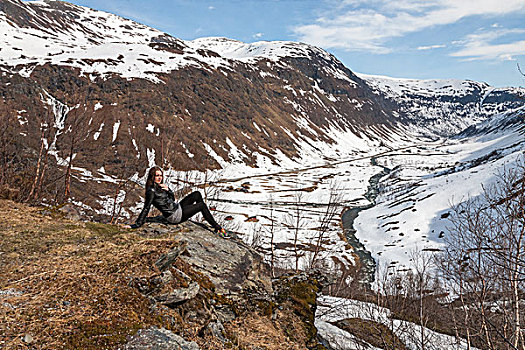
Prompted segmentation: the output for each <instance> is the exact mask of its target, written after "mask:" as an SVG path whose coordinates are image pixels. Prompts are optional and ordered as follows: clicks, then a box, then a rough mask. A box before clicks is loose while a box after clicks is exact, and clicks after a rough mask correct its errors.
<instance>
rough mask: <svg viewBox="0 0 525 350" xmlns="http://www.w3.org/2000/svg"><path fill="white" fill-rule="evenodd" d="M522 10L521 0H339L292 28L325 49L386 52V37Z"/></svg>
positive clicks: (523, 8) (524, 8) (305, 38)
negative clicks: (307, 21)
mask: <svg viewBox="0 0 525 350" xmlns="http://www.w3.org/2000/svg"><path fill="white" fill-rule="evenodd" d="M516 12H525V1H523V0H506V1H494V0H461V1H457V0H398V1H395V2H394V1H388V0H372V1H365V0H339V1H337V2H336V6H335V7H334V8H332V9H330V10H329V11H326V12H325V13H324V14H323V16H321V17H319V18H318V19H317V20H316V22H315V23H311V24H305V25H301V26H297V27H295V28H294V29H293V30H294V33H295V35H296V36H297V37H298V39H299V40H300V41H304V42H307V43H310V44H314V45H318V46H321V47H324V48H342V49H346V50H349V51H372V52H376V53H387V52H390V51H391V50H390V49H389V48H387V47H386V46H385V42H386V41H387V40H388V39H391V38H395V37H401V36H404V35H406V34H409V33H414V32H420V31H422V30H424V29H426V28H430V27H433V26H438V25H447V24H452V23H455V22H457V21H459V20H460V19H462V18H465V17H469V16H476V15H477V16H500V15H504V14H509V13H516Z"/></svg>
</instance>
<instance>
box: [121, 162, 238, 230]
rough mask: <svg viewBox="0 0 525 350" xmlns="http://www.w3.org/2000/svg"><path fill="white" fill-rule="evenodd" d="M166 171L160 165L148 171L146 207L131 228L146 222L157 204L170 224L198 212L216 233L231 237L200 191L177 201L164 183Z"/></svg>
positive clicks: (186, 218) (181, 220)
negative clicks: (150, 211) (213, 214)
mask: <svg viewBox="0 0 525 350" xmlns="http://www.w3.org/2000/svg"><path fill="white" fill-rule="evenodd" d="M163 180H164V172H163V171H162V169H161V168H159V167H158V166H154V167H152V168H151V169H150V170H149V172H148V179H147V180H146V199H145V201H144V209H142V211H141V212H140V215H139V217H138V219H137V221H136V222H135V224H133V225H131V226H130V227H131V228H137V227H140V226H142V225H143V224H144V221H145V220H146V216H148V213H149V210H150V208H151V205H152V204H153V206H155V208H157V209H158V210H160V212H161V213H162V215H163V216H164V217H165V218H166V220H168V222H169V223H170V224H179V223H181V222H184V221H186V220H188V219H189V218H191V217H192V216H193V215H195V214H197V213H202V216H203V217H204V219H206V221H208V223H209V224H210V225H211V226H212V227H213V229H214V231H215V233H217V234H219V235H220V236H221V237H223V238H230V236H229V235H228V233H227V232H226V230H225V229H223V228H222V227H221V226H220V225H219V224H218V223H217V222H216V221H215V219H214V218H213V216H212V215H211V213H210V210H209V209H208V206H207V205H206V203H204V201H203V199H202V195H201V194H200V192H198V191H195V192H192V193H190V194H189V195H187V196H186V197H184V198H183V199H182V200H181V201H180V202H179V203H177V202H176V201H175V196H174V195H173V192H172V191H171V190H170V189H169V188H168V186H167V185H166V184H164V183H163Z"/></svg>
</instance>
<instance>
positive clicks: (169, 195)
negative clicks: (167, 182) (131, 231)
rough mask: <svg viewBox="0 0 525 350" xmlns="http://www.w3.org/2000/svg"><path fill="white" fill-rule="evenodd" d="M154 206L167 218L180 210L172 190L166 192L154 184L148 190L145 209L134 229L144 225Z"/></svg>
mask: <svg viewBox="0 0 525 350" xmlns="http://www.w3.org/2000/svg"><path fill="white" fill-rule="evenodd" d="M152 204H153V206H154V207H155V208H157V209H158V210H160V212H161V213H162V216H164V217H165V218H167V217H169V216H170V215H171V214H173V213H174V212H175V211H176V210H177V209H178V208H179V203H177V202H176V201H175V196H174V194H173V192H172V191H171V190H169V189H168V190H164V189H162V188H161V187H160V186H159V185H157V184H154V185H153V186H151V187H148V188H147V189H146V199H145V200H144V208H143V209H142V211H141V212H140V215H139V217H138V219H137V221H135V225H132V227H140V226H142V225H143V224H144V221H145V220H146V216H148V213H149V210H150V208H151V205H152Z"/></svg>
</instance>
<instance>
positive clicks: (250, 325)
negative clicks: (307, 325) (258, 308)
mask: <svg viewBox="0 0 525 350" xmlns="http://www.w3.org/2000/svg"><path fill="white" fill-rule="evenodd" d="M290 318H294V316H293V315H290V314H287V315H283V314H281V313H279V312H278V314H277V320H276V322H272V320H271V319H270V318H269V317H265V316H260V315H258V314H256V313H252V314H248V315H246V317H242V318H238V319H236V320H234V321H233V322H231V323H229V324H228V325H227V326H226V327H225V328H226V332H228V334H229V336H230V337H231V338H233V339H235V343H236V344H235V345H237V346H238V347H239V349H266V350H299V349H306V348H307V347H306V345H305V344H304V341H303V342H301V339H303V340H304V339H305V335H304V331H303V330H302V324H301V322H300V320H299V319H298V318H297V317H296V319H294V320H290Z"/></svg>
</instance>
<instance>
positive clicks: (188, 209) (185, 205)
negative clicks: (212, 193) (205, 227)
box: [179, 191, 221, 230]
mask: <svg viewBox="0 0 525 350" xmlns="http://www.w3.org/2000/svg"><path fill="white" fill-rule="evenodd" d="M179 204H180V207H181V208H182V218H181V221H180V222H184V221H186V220H188V219H189V218H191V217H192V216H193V215H195V214H197V213H202V216H203V217H204V219H205V220H206V221H208V223H209V224H210V225H211V226H212V227H213V228H214V229H215V230H219V229H220V228H221V226H220V225H219V224H218V223H217V221H215V219H214V218H213V216H212V215H211V213H210V209H208V206H207V205H206V203H204V200H203V199H202V195H201V193H200V192H199V191H195V192H192V193H190V194H189V195H187V196H186V197H184V198H183V199H182V200H181V201H180V202H179Z"/></svg>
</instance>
